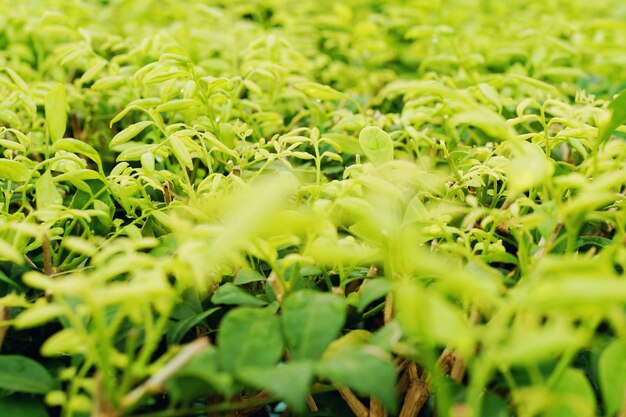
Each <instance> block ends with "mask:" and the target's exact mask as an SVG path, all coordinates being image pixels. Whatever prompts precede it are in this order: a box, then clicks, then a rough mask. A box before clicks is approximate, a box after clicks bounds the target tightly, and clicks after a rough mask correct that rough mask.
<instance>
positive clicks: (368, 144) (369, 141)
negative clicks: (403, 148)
mask: <svg viewBox="0 0 626 417" xmlns="http://www.w3.org/2000/svg"><path fill="white" fill-rule="evenodd" d="M359 144H360V145H361V148H362V149H363V152H364V153H365V156H367V158H368V159H369V160H370V161H372V163H374V164H375V165H380V164H383V163H385V162H389V161H391V160H392V159H393V143H392V142H391V138H390V137H389V134H388V133H387V132H385V131H384V130H382V129H381V128H379V127H377V126H368V127H364V128H363V129H362V130H361V133H360V134H359Z"/></svg>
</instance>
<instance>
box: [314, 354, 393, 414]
mask: <svg viewBox="0 0 626 417" xmlns="http://www.w3.org/2000/svg"><path fill="white" fill-rule="evenodd" d="M316 373H317V374H318V375H319V376H320V377H322V378H325V379H329V380H331V381H332V382H334V383H337V384H340V385H345V386H347V387H349V388H351V389H352V390H354V391H355V392H357V393H358V394H360V395H363V396H374V397H378V398H379V399H380V401H381V402H382V403H383V405H384V406H385V407H386V408H387V409H388V410H390V411H391V412H392V413H393V412H395V409H396V406H397V404H396V393H395V382H396V371H395V366H394V364H393V362H392V361H391V359H390V358H389V357H388V356H387V355H386V354H385V353H384V352H383V351H381V350H380V349H379V348H377V347H375V346H364V347H361V348H358V349H354V350H345V351H340V352H337V353H336V354H333V355H332V356H330V357H326V358H324V359H323V360H322V361H321V362H320V363H319V364H318V365H317V367H316Z"/></svg>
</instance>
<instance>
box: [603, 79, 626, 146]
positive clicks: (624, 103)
mask: <svg viewBox="0 0 626 417" xmlns="http://www.w3.org/2000/svg"><path fill="white" fill-rule="evenodd" d="M608 110H609V112H610V116H609V117H608V118H607V119H606V120H602V121H601V123H600V125H599V127H598V142H599V143H601V144H602V143H604V142H606V141H608V140H609V139H610V138H611V134H612V133H613V131H615V129H617V128H618V127H619V126H620V125H623V124H624V123H626V90H624V91H622V92H621V93H620V94H619V95H618V96H617V97H615V99H613V101H611V102H610V103H609V106H608Z"/></svg>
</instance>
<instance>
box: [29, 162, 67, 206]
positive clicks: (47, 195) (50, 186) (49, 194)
mask: <svg viewBox="0 0 626 417" xmlns="http://www.w3.org/2000/svg"><path fill="white" fill-rule="evenodd" d="M35 199H36V202H37V209H39V210H41V209H45V208H47V207H49V206H53V205H61V204H63V197H62V196H61V193H60V192H59V190H57V186H56V184H55V183H54V180H53V179H52V175H51V174H50V171H49V170H48V171H46V172H44V173H43V174H41V177H39V178H38V179H37V182H36V183H35Z"/></svg>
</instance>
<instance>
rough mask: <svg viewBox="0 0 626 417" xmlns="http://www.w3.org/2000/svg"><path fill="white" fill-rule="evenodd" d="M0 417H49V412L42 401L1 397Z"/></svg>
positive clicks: (19, 397) (20, 397) (21, 397)
mask: <svg viewBox="0 0 626 417" xmlns="http://www.w3.org/2000/svg"><path fill="white" fill-rule="evenodd" d="M0 416H2V417H5V416H6V417H48V412H47V411H46V407H44V405H43V403H42V402H41V400H37V399H33V398H31V397H23V396H15V395H11V396H10V397H0Z"/></svg>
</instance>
